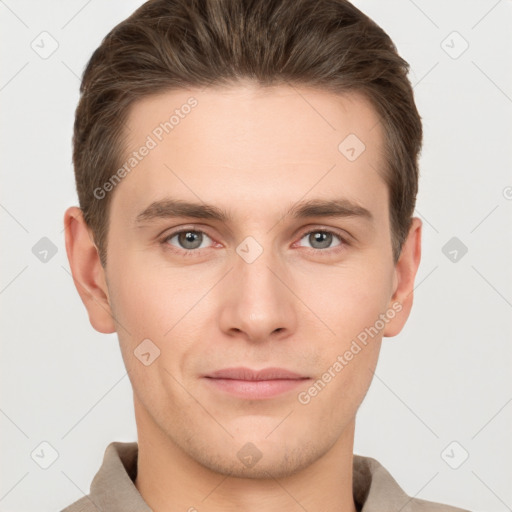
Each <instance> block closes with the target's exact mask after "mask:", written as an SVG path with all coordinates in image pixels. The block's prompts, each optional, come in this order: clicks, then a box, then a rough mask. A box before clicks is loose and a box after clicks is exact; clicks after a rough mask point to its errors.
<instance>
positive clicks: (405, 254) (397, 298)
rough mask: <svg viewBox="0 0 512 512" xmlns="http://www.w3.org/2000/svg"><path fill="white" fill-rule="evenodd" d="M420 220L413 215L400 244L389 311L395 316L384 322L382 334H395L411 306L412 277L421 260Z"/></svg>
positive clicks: (389, 335) (413, 277) (401, 327)
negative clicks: (405, 235)
mask: <svg viewBox="0 0 512 512" xmlns="http://www.w3.org/2000/svg"><path fill="white" fill-rule="evenodd" d="M421 229H422V221H421V220H420V219H419V218H418V217H413V219H412V222H411V227H410V228H409V233H408V235H407V238H406V240H405V241H404V244H403V246H402V252H401V253H400V257H399V259H398V262H397V263H396V265H395V269H394V277H393V282H394V286H393V295H392V297H391V300H390V303H389V306H388V307H389V311H394V312H395V316H394V317H393V318H392V319H391V320H390V321H389V322H388V323H387V324H386V328H385V329H384V332H383V336H387V337H392V336H396V335H397V334H398V333H399V332H400V331H401V330H402V329H403V327H404V325H405V322H406V321H407V319H408V318H409V314H410V312H411V308H412V302H413V291H414V279H415V277H416V272H417V271H418V267H419V265H420V260H421Z"/></svg>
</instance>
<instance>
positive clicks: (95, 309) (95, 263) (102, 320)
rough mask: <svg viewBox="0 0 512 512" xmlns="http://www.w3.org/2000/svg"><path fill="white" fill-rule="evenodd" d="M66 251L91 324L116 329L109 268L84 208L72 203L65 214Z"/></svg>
mask: <svg viewBox="0 0 512 512" xmlns="http://www.w3.org/2000/svg"><path fill="white" fill-rule="evenodd" d="M64 227H65V239H66V253H67V256H68V261H69V266H70V268H71V274H72V276H73V281H74V283H75V287H76V289H77V291H78V294H79V295H80V298H81V299H82V302H83V303H84V305H85V307H86V309H87V312H88V315H89V321H90V322H91V325H92V326H93V327H94V329H96V330H97V331H98V332H101V333H105V334H110V333H113V332H116V324H115V321H114V317H113V315H112V310H111V307H110V303H109V297H108V288H107V284H106V279H105V271H104V269H103V267H102V265H101V262H100V258H99V254H98V250H97V248H96V245H95V244H94V242H93V240H92V236H91V235H90V233H89V228H88V226H87V224H86V223H85V221H84V218H83V215H82V211H81V210H80V208H78V207H77V206H71V207H70V208H68V209H67V210H66V212H65V214H64Z"/></svg>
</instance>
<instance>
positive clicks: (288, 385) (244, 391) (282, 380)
mask: <svg viewBox="0 0 512 512" xmlns="http://www.w3.org/2000/svg"><path fill="white" fill-rule="evenodd" d="M204 379H205V381H206V383H207V384H208V385H209V386H211V387H212V388H213V389H214V390H216V391H220V392H222V393H228V394H230V395H232V396H236V397H239V398H245V399H248V400H261V399H266V398H272V397H275V396H277V395H280V394H282V393H285V392H288V391H292V390H293V389H295V388H296V387H298V386H299V385H301V384H304V382H306V381H307V380H310V378H309V377H306V376H303V375H300V374H298V373H295V372H292V371H290V370H286V369H284V368H265V369H263V370H251V369H249V368H245V367H239V368H226V369H223V370H217V371H214V372H211V373H209V374H208V375H205V376H204Z"/></svg>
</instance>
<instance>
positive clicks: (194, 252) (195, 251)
mask: <svg viewBox="0 0 512 512" xmlns="http://www.w3.org/2000/svg"><path fill="white" fill-rule="evenodd" d="M187 232H192V233H202V234H204V235H206V236H207V237H208V238H210V239H212V237H210V236H209V235H208V233H206V232H205V231H202V230H200V229H192V228H185V229H180V230H177V231H173V232H172V233H170V234H167V235H165V237H164V238H163V239H162V240H160V243H161V244H162V245H163V246H165V249H166V250H170V251H171V252H173V253H175V254H179V255H181V256H192V257H193V256H197V255H200V254H201V253H202V251H203V249H206V248H203V249H177V248H176V247H174V246H171V245H170V244H169V243H168V241H169V240H171V239H172V238H174V237H175V236H176V235H179V234H181V233H187ZM311 233H326V234H329V235H333V236H335V237H337V238H338V239H339V240H340V242H341V243H340V245H337V246H335V247H331V248H327V249H315V248H314V247H303V248H302V249H303V250H304V249H306V250H307V251H313V252H315V253H320V252H325V253H328V254H332V253H337V252H339V251H342V250H343V249H345V246H348V245H350V244H349V242H348V241H347V239H346V238H345V237H343V236H341V235H340V234H339V233H338V232H336V231H332V230H330V229H312V230H310V231H306V232H305V233H303V234H302V235H301V236H300V238H299V240H302V239H303V238H304V237H305V236H307V235H310V234H311Z"/></svg>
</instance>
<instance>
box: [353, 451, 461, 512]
mask: <svg viewBox="0 0 512 512" xmlns="http://www.w3.org/2000/svg"><path fill="white" fill-rule="evenodd" d="M353 477H354V481H353V484H354V485H353V490H354V498H355V500H356V503H358V504H360V506H361V507H360V510H361V512H377V511H379V510H380V509H381V508H382V505H384V508H385V509H386V510H389V511H395V510H396V511H400V512H427V511H428V512H470V511H469V510H467V509H462V508H458V507H454V506H452V505H445V504H443V503H436V502H433V501H427V500H423V499H419V498H414V497H411V496H409V495H408V494H406V493H405V491H404V490H403V489H402V488H401V487H400V485H399V484H398V483H397V481H396V480H395V479H394V478H393V477H392V476H391V474H390V473H389V471H387V469H386V468H385V467H384V466H383V465H382V464H381V463H380V462H379V461H378V460H377V459H374V458H372V457H365V456H362V455H356V454H354V474H353Z"/></svg>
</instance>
